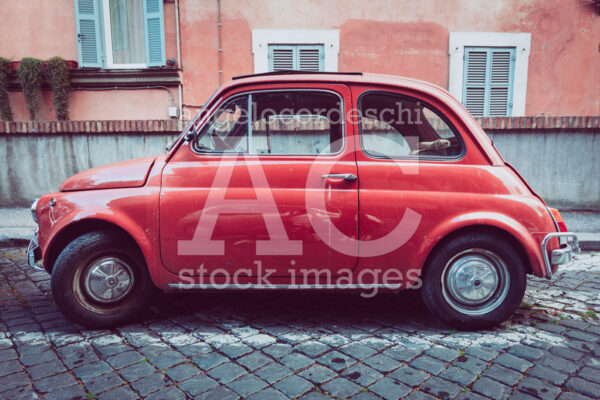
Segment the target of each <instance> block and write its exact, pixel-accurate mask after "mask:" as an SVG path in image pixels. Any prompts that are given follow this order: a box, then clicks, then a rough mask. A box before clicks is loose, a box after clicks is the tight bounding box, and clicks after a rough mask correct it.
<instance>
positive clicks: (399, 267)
mask: <svg viewBox="0 0 600 400" xmlns="http://www.w3.org/2000/svg"><path fill="white" fill-rule="evenodd" d="M355 89H356V91H355V92H354V94H355V95H356V97H357V98H358V101H357V108H358V111H359V114H360V115H361V119H360V121H359V124H358V125H359V126H358V127H359V133H358V134H357V135H356V137H355V138H356V145H357V147H359V148H360V150H358V151H357V165H358V175H359V178H360V190H359V198H360V213H359V225H360V238H361V241H360V244H359V253H360V254H361V258H360V260H359V263H358V265H357V268H356V273H357V274H359V273H361V271H364V270H366V269H369V270H374V271H375V272H373V273H376V272H379V273H380V275H379V277H380V278H381V274H382V273H383V271H385V270H388V269H394V270H396V271H398V272H399V273H401V274H402V277H401V278H400V280H399V281H398V283H400V282H404V283H408V282H410V281H412V280H413V279H414V278H416V277H418V275H419V271H420V268H421V267H422V265H423V262H424V255H423V248H427V247H428V246H429V244H430V243H431V242H432V241H435V240H438V238H436V237H433V236H432V235H431V232H432V231H433V230H434V228H435V226H436V224H439V223H440V222H441V221H444V219H445V218H446V215H448V212H449V210H452V209H453V207H455V203H456V199H457V193H461V192H465V191H468V190H469V189H468V186H469V182H464V181H462V180H461V179H458V178H457V176H459V175H458V174H457V172H459V168H461V167H463V168H464V165H465V162H466V161H468V160H467V158H466V157H467V155H466V147H465V143H464V141H463V139H462V137H461V136H460V135H459V133H458V130H457V129H456V128H455V126H454V125H453V124H452V122H451V121H450V119H449V118H448V117H447V116H445V115H444V114H443V113H442V112H440V111H439V110H438V109H437V107H436V106H435V105H433V104H430V103H428V100H430V101H432V103H433V101H434V99H428V98H427V97H425V96H424V95H422V94H419V93H411V92H408V91H394V90H389V89H387V88H386V89H379V88H372V87H364V88H359V87H357V88H355ZM374 89H377V90H374ZM417 96H420V97H417ZM472 201H474V202H476V201H477V199H476V198H473V199H472ZM459 203H461V204H468V202H467V201H466V200H465V199H464V198H461V202H459ZM376 242H377V246H373V244H375V243H376Z"/></svg>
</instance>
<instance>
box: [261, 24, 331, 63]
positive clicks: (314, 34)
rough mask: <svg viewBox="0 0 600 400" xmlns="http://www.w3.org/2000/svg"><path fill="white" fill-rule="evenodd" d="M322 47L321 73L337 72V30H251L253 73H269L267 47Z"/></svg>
mask: <svg viewBox="0 0 600 400" xmlns="http://www.w3.org/2000/svg"><path fill="white" fill-rule="evenodd" d="M278 44H284V45H286V44H287V45H302V44H312V45H323V71H325V72H337V71H338V54H339V50H340V31H339V29H253V30H252V54H253V56H254V73H255V74H259V73H264V72H269V45H278Z"/></svg>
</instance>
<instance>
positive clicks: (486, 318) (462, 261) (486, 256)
mask: <svg viewBox="0 0 600 400" xmlns="http://www.w3.org/2000/svg"><path fill="white" fill-rule="evenodd" d="M525 271H526V270H525V265H524V261H523V260H522V258H521V257H520V255H519V253H518V250H517V249H516V248H515V246H514V245H513V244H512V243H511V242H510V241H508V240H506V239H505V238H503V237H501V236H497V235H492V234H482V233H477V234H475V233H473V234H468V235H464V236H460V237H457V238H455V239H453V240H451V241H449V242H448V243H446V244H445V245H443V246H442V247H441V248H439V249H438V250H437V251H436V252H435V253H434V254H433V255H432V257H431V258H430V260H429V262H428V264H427V265H426V267H425V270H424V272H423V276H422V278H423V290H422V296H423V301H424V302H425V304H426V306H427V308H428V309H429V310H430V311H431V312H432V313H433V314H436V315H437V316H438V317H440V318H441V319H443V320H445V321H446V322H449V323H450V324H452V325H453V326H456V327H459V328H467V329H481V328H489V327H492V326H495V325H497V324H499V323H500V322H502V321H505V320H507V319H508V318H510V316H511V315H512V314H513V313H514V311H515V310H516V309H517V307H518V306H519V305H520V304H521V301H522V300H523V296H524V294H525V288H526V286H527V277H526V272H525Z"/></svg>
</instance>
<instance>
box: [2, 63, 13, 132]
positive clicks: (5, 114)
mask: <svg viewBox="0 0 600 400" xmlns="http://www.w3.org/2000/svg"><path fill="white" fill-rule="evenodd" d="M9 77H10V60H8V59H6V58H3V57H0V117H1V118H2V119H3V120H5V121H12V119H13V113H12V109H11V108H10V98H9V97H8V80H9Z"/></svg>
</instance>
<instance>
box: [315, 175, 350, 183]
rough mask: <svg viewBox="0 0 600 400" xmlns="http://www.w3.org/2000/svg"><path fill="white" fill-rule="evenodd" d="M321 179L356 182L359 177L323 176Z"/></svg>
mask: <svg viewBox="0 0 600 400" xmlns="http://www.w3.org/2000/svg"><path fill="white" fill-rule="evenodd" d="M321 178H323V179H343V180H345V181H346V182H354V181H355V180H357V179H358V176H356V175H354V174H327V175H323V176H322V177H321Z"/></svg>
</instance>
